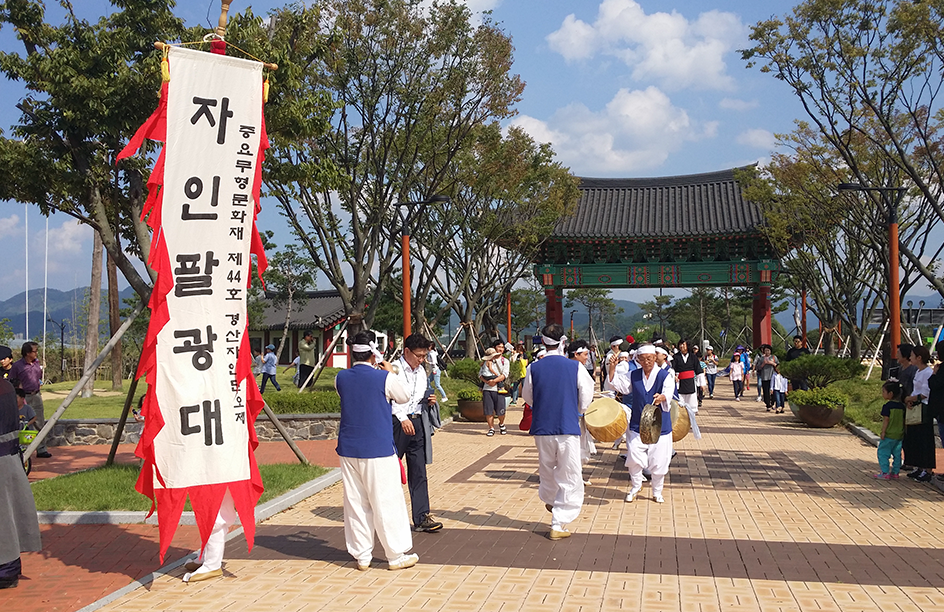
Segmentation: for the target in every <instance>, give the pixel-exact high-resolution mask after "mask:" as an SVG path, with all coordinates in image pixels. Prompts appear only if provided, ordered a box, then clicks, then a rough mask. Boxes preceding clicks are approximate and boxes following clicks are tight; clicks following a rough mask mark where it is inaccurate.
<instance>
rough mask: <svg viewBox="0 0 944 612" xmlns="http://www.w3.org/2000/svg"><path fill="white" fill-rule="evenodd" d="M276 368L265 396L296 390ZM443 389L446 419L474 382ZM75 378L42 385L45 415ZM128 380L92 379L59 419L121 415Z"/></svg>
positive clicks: (142, 387)
mask: <svg viewBox="0 0 944 612" xmlns="http://www.w3.org/2000/svg"><path fill="white" fill-rule="evenodd" d="M282 370H283V368H282V367H280V368H279V370H278V374H277V375H276V380H278V381H279V385H281V387H282V390H281V391H275V390H274V389H273V388H272V386H271V385H267V386H266V393H265V395H266V397H267V398H268V397H271V396H272V395H273V394H283V393H284V394H288V393H297V392H298V389H297V388H296V387H295V385H294V384H293V383H292V375H293V374H294V370H289V371H288V373H287V374H283V373H282ZM339 371H340V370H339V369H338V368H325V370H324V372H322V373H321V376H320V377H319V378H318V382H317V383H315V386H314V389H315V390H317V391H334V377H335V376H337V373H338V372H339ZM440 382H441V383H442V386H443V389H445V391H446V394H447V396H448V397H449V403H448V404H446V405H445V406H441V410H440V412H441V414H442V416H443V418H446V417H448V416H450V415H451V414H452V412H453V411H454V410H455V406H456V396H457V395H458V393H459V391H460V390H461V389H467V388H468V389H475V388H476V387H475V385H473V384H472V383H470V382H467V381H464V380H456V379H452V378H448V377H447V376H445V375H443V376H442V377H440ZM74 385H75V381H66V382H60V383H55V384H52V385H45V386H44V387H43V405H44V407H45V412H46V418H49V416H50V415H52V413H53V412H55V411H56V409H57V408H58V407H59V405H60V404H61V403H62V401H63V400H64V399H65V398H66V396H67V395H69V392H70V391H71V390H72V387H73V386H74ZM130 385H131V381H128V380H126V381H124V389H125V390H124V392H116V391H112V390H111V381H105V380H99V381H95V394H96V395H95V396H94V397H89V398H82V397H77V398H76V399H75V400H74V401H73V402H72V403H71V404H70V405H69V407H68V408H67V409H66V411H65V412H64V413H63V415H62V418H63V419H107V418H112V419H117V418H118V417H120V416H121V409H122V408H123V407H124V402H125V396H126V395H127V393H128V389H129V388H130ZM146 391H147V383H145V382H144V380H140V381H138V387H137V389H136V390H135V400H134V403H133V404H132V407H135V406H137V401H138V398H140V397H141V396H142V395H144V393H145V392H146Z"/></svg>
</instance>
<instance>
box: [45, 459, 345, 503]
mask: <svg viewBox="0 0 944 612" xmlns="http://www.w3.org/2000/svg"><path fill="white" fill-rule="evenodd" d="M140 471H141V468H140V466H138V465H137V464H129V463H122V464H115V465H112V466H109V467H99V468H94V469H91V470H85V471H83V472H77V473H75V474H67V475H65V476H57V477H55V478H49V479H47V480H40V481H39V482H34V483H33V484H32V485H31V488H32V489H33V497H34V498H35V499H36V509H37V510H60V511H61V510H79V511H85V512H90V511H100V510H150V508H151V501H150V500H149V499H148V498H146V497H144V496H143V495H141V494H140V493H138V492H137V491H135V490H134V483H135V482H136V481H137V479H138V473H139V472H140ZM327 471H328V470H327V469H326V468H323V467H319V466H316V465H302V464H300V463H277V464H272V465H260V466H259V472H260V473H261V474H262V482H263V484H264V485H265V492H264V493H263V494H262V499H261V500H260V503H262V502H266V501H269V500H270V499H272V498H274V497H278V496H279V495H281V494H283V493H286V492H288V491H290V490H292V489H294V488H296V487H298V486H301V485H302V484H304V483H306V482H308V481H309V480H313V479H315V478H317V477H319V476H321V475H322V474H324V473H325V472H327ZM190 509H191V508H190V502H189V501H188V502H187V505H186V508H185V510H190Z"/></svg>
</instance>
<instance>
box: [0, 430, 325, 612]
mask: <svg viewBox="0 0 944 612" xmlns="http://www.w3.org/2000/svg"><path fill="white" fill-rule="evenodd" d="M336 445H337V442H336V441H335V440H304V441H299V442H298V446H299V448H300V449H301V450H302V452H303V453H304V454H305V456H306V457H307V458H308V460H309V461H311V462H312V463H315V464H317V465H323V466H327V467H337V466H338V465H339V463H338V456H337V454H336V453H335V452H334V448H335V446H336ZM108 450H109V448H108V446H60V447H51V448H50V452H52V455H53V457H52V459H36V460H35V461H34V466H35V467H34V468H33V471H32V472H31V473H30V480H40V479H42V478H49V477H51V476H56V475H59V474H67V473H71V472H75V471H78V470H82V469H87V468H90V467H95V466H97V465H103V464H104V463H105V459H106V458H107V456H108ZM256 457H257V459H258V461H259V462H260V463H267V464H268V463H291V462H294V461H296V459H295V455H294V454H293V453H292V451H291V449H289V448H288V446H287V445H286V444H285V443H284V442H263V443H262V444H260V445H259V449H258V450H257V452H256ZM116 458H117V460H118V461H119V462H131V461H134V459H135V458H134V445H133V444H122V445H120V446H119V449H118V454H117V456H116ZM40 530H41V532H42V538H43V550H42V552H38V553H27V554H24V555H23V557H22V559H23V569H24V572H25V575H24V576H23V578H21V579H20V586H19V587H17V588H15V589H9V590H4V591H0V609H2V610H3V612H33V611H35V612H47V611H48V612H60V611H63V612H65V611H71V610H78V609H80V608H82V607H84V606H87V605H89V604H91V603H93V602H95V601H97V600H99V599H101V598H102V597H104V596H106V595H108V594H109V593H113V592H114V591H116V590H118V589H120V588H122V587H124V586H126V585H127V584H129V583H130V582H132V581H133V580H137V579H139V578H141V577H143V576H145V575H147V574H149V573H150V572H153V571H155V570H157V569H158V567H159V566H160V563H159V561H158V537H157V527H156V526H154V525H41V526H40ZM199 545H200V540H199V536H198V534H197V528H196V527H192V526H181V527H179V528H178V529H177V534H176V535H175V537H174V542H173V544H172V546H171V548H170V550H169V551H168V553H167V560H168V561H173V560H175V559H178V558H180V557H182V556H184V555H186V554H189V553H190V552H191V551H192V550H195V549H196V548H197V547H198V546H199Z"/></svg>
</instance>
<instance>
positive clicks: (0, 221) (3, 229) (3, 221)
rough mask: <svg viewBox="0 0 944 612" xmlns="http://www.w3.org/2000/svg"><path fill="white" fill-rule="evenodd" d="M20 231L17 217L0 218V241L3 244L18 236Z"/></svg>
mask: <svg viewBox="0 0 944 612" xmlns="http://www.w3.org/2000/svg"><path fill="white" fill-rule="evenodd" d="M21 231H22V230H21V229H20V218H19V217H18V216H17V215H10V216H9V217H0V240H2V241H3V242H4V243H6V242H7V241H8V240H10V239H11V238H12V237H14V236H16V235H17V234H19V233H20V232H21Z"/></svg>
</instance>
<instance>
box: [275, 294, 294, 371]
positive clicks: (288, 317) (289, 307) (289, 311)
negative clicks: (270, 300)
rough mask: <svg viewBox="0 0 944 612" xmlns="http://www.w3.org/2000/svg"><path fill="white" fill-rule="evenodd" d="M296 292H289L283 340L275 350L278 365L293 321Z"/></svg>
mask: <svg viewBox="0 0 944 612" xmlns="http://www.w3.org/2000/svg"><path fill="white" fill-rule="evenodd" d="M294 293H295V292H294V291H292V290H291V289H289V290H288V302H287V305H286V307H285V325H283V326H282V339H281V340H279V347H278V348H277V349H275V363H276V365H278V364H279V363H281V359H282V349H284V348H285V338H286V337H288V322H289V321H291V320H292V295H293V294H294Z"/></svg>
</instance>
